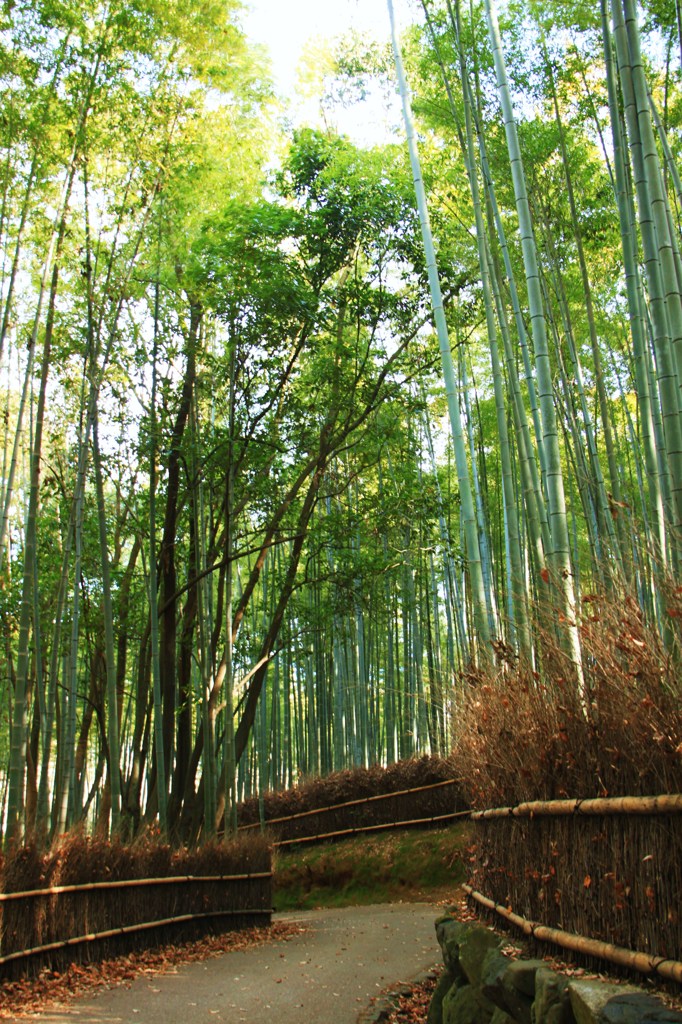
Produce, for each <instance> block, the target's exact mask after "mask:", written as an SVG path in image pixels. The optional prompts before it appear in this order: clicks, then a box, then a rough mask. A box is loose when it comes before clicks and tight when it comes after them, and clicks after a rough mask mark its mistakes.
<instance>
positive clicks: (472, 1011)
mask: <svg viewBox="0 0 682 1024" xmlns="http://www.w3.org/2000/svg"><path fill="white" fill-rule="evenodd" d="M436 935H437V937H438V942H439V943H440V947H441V950H442V953H443V963H444V964H445V972H444V974H443V976H442V978H441V979H440V981H439V983H438V987H437V988H436V991H435V993H434V995H433V999H432V1001H431V1007H430V1009H429V1015H428V1018H427V1024H682V1013H677V1012H676V1011H674V1010H669V1009H667V1007H665V1006H663V1004H662V1003H661V1002H660V1001H659V1000H658V999H656V998H655V997H653V996H650V995H648V994H647V993H646V992H643V991H642V989H640V988H637V987H636V986H634V985H620V984H615V983H613V982H603V981H591V980H582V979H581V980H578V979H572V978H567V977H565V976H564V975H563V974H561V973H560V972H558V971H555V970H552V968H550V967H549V966H548V965H547V963H545V961H543V960H511V959H510V958H509V957H507V956H504V955H503V953H502V948H503V946H504V945H505V944H506V940H505V939H503V938H501V937H500V936H499V935H498V934H497V933H496V932H494V931H493V930H492V929H491V928H486V927H485V926H484V925H481V924H478V923H476V922H470V921H459V920H458V919H457V918H455V917H452V916H451V915H449V914H448V915H445V916H444V917H441V918H439V919H438V921H437V922H436Z"/></svg>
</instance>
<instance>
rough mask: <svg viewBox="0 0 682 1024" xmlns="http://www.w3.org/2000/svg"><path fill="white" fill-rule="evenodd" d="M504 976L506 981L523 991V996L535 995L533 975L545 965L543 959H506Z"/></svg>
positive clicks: (532, 996)
mask: <svg viewBox="0 0 682 1024" xmlns="http://www.w3.org/2000/svg"><path fill="white" fill-rule="evenodd" d="M507 964H508V966H507V970H506V972H505V976H506V978H507V981H508V982H509V983H510V984H511V985H513V986H514V988H516V989H518V990H519V992H523V994H524V996H530V998H531V999H533V998H534V997H535V975H536V974H537V972H538V971H539V970H544V969H545V967H546V966H547V965H546V964H545V962H544V961H543V960H508V961H507Z"/></svg>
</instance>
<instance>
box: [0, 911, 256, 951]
mask: <svg viewBox="0 0 682 1024" xmlns="http://www.w3.org/2000/svg"><path fill="white" fill-rule="evenodd" d="M261 914H267V915H268V916H269V915H271V914H272V909H271V908H270V907H267V908H263V907H259V908H257V909H253V908H251V909H248V910H209V911H208V912H204V913H201V914H181V915H180V916H179V917H166V918H162V919H160V920H158V921H144V922H142V923H141V924H126V925H122V926H121V927H120V928H110V929H109V930H108V931H105V932H91V933H89V934H88V935H76V936H74V937H73V938H71V939H63V940H61V941H59V942H48V943H46V944H45V945H44V946H36V947H35V948H34V949H22V950H19V951H18V952H16V953H7V954H6V955H5V956H0V964H6V963H9V962H10V961H12V960H21V959H23V958H24V957H29V956H36V955H37V954H39V953H50V952H52V951H53V950H56V949H66V948H67V947H68V946H76V945H79V944H80V943H82V942H95V941H96V940H97V939H111V938H113V937H114V936H116V935H130V934H132V933H134V932H142V931H148V930H149V929H151V928H165V927H167V926H168V925H171V924H184V923H186V922H188V921H199V920H205V919H206V918H209V917H246V916H249V915H252V916H256V915H261Z"/></svg>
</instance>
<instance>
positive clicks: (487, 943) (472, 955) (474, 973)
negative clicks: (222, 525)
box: [459, 925, 502, 985]
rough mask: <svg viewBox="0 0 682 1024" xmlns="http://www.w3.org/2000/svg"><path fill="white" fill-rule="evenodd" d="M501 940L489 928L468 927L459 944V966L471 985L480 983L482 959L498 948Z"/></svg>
mask: <svg viewBox="0 0 682 1024" xmlns="http://www.w3.org/2000/svg"><path fill="white" fill-rule="evenodd" d="M501 946H502V940H501V939H500V937H499V935H496V934H495V932H493V931H491V930H490V928H483V927H482V926H480V925H478V926H477V927H475V928H470V929H469V932H468V933H467V934H466V935H465V936H463V938H462V940H461V941H460V945H459V966H460V967H461V968H462V970H463V971H464V974H465V975H466V977H467V980H468V981H469V982H470V984H472V985H480V984H481V974H482V972H483V961H484V960H485V957H486V954H487V953H488V952H489V951H490V950H499V949H500V947H501Z"/></svg>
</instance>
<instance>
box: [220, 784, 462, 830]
mask: <svg viewBox="0 0 682 1024" xmlns="http://www.w3.org/2000/svg"><path fill="white" fill-rule="evenodd" d="M456 782H457V779H446V780H445V781H444V782H432V783H430V784H429V785H428V786H417V788H416V789H396V790H395V791H394V792H393V793H377V794H376V795H375V796H363V797H361V798H359V799H357V800H346V801H344V803H342V804H331V805H330V806H329V807H315V808H313V810H312V811H299V812H298V813H297V814H287V815H285V816H284V817H281V818H269V819H268V821H267V822H266V824H267V825H275V824H277V825H278V824H280V823H281V822H283V821H296V820H297V819H298V818H309V817H310V816H311V815H312V814H325V813H326V812H327V811H338V810H339V808H340V807H356V806H359V805H360V804H368V803H371V802H372V801H373V800H388V799H389V798H390V797H392V796H407V795H408V794H410V793H424V792H426V790H429V789H439V788H440V787H441V786H454V785H455V783H456ZM468 813H469V812H468V811H467V814H468ZM425 820H426V819H425ZM249 828H260V822H259V821H255V822H253V823H252V824H250V825H240V826H239V831H240V832H242V831H243V832H245V831H246V830H247V829H249Z"/></svg>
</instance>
